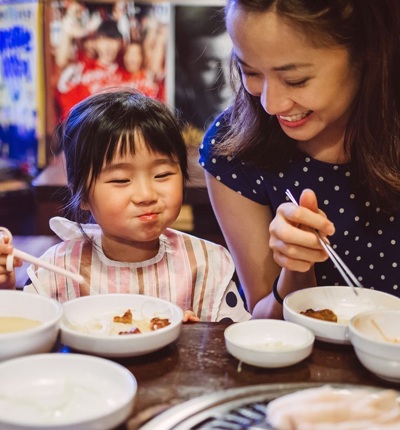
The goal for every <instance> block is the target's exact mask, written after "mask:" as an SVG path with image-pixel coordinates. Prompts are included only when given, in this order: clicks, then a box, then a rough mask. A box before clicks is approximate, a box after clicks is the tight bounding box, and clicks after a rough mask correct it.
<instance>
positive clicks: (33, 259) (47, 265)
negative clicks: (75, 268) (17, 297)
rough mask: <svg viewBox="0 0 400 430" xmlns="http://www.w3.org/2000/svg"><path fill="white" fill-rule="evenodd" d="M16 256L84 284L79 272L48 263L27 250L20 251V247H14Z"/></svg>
mask: <svg viewBox="0 0 400 430" xmlns="http://www.w3.org/2000/svg"><path fill="white" fill-rule="evenodd" d="M13 255H14V257H18V258H20V259H21V260H24V261H27V262H28V263H32V264H36V265H37V266H40V267H43V268H44V269H47V270H50V271H52V272H55V273H58V274H59V275H63V276H65V277H66V278H70V279H72V280H73V281H76V282H79V283H80V284H83V282H84V278H83V276H82V275H80V274H79V273H73V272H69V271H68V270H65V269H63V268H61V267H58V266H55V265H54V264H50V263H47V262H46V261H42V260H40V259H39V258H36V257H34V256H33V255H31V254H28V253H27V252H24V251H20V250H19V249H16V248H14V250H13Z"/></svg>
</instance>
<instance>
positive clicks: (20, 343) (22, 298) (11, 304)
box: [0, 290, 63, 361]
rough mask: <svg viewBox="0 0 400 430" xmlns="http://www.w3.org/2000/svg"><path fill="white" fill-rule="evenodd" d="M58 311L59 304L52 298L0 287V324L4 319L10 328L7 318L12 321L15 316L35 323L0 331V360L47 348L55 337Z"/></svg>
mask: <svg viewBox="0 0 400 430" xmlns="http://www.w3.org/2000/svg"><path fill="white" fill-rule="evenodd" d="M62 313H63V309H62V306H61V304H60V303H58V302H57V301H56V300H53V299H50V298H48V297H43V296H39V295H38V294H29V293H24V292H22V291H16V290H1V291H0V318H1V319H2V324H1V326H2V327H3V323H4V321H5V320H6V321H7V326H9V327H10V328H12V326H13V323H10V321H14V324H16V323H17V320H16V319H18V320H20V322H21V319H22V320H23V321H25V322H29V320H31V321H32V322H35V321H36V322H38V323H39V324H38V325H37V326H35V327H31V328H26V329H23V330H20V331H13V332H4V333H0V361H2V360H7V359H11V358H16V357H20V356H23V355H27V354H37V353H44V352H49V351H51V349H52V348H53V346H54V344H55V342H56V340H57V336H58V333H59V328H60V319H61V316H62ZM27 320H28V321H27ZM4 324H5V323H4ZM4 330H5V329H4Z"/></svg>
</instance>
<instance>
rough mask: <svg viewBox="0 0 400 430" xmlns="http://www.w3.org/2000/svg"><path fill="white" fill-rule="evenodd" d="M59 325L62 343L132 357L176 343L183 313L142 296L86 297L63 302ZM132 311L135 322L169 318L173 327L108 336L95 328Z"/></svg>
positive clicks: (163, 303) (168, 304)
mask: <svg viewBox="0 0 400 430" xmlns="http://www.w3.org/2000/svg"><path fill="white" fill-rule="evenodd" d="M63 308H64V315H63V318H62V320H61V323H60V329H61V343H62V344H64V345H68V346H69V347H71V348H73V349H75V350H77V351H83V352H87V353H90V354H95V355H100V356H104V357H130V356H137V355H143V354H147V353H150V352H153V351H156V350H158V349H160V348H163V347H164V346H166V345H168V344H170V343H171V342H174V341H175V340H176V339H177V338H178V337H179V335H180V331H181V328H182V318H183V312H182V310H181V309H180V308H179V307H178V306H176V305H175V304H173V303H170V302H168V301H166V300H162V299H159V298H156V297H149V296H144V295H140V294H100V295H94V296H85V297H80V298H78V299H73V300H70V301H68V302H65V303H63ZM128 309H130V310H131V312H132V315H133V317H134V318H135V319H139V318H144V319H147V320H149V319H151V318H153V317H160V318H167V319H168V320H169V322H170V324H169V325H168V326H166V327H163V328H160V329H158V330H155V331H151V332H146V333H140V334H124V335H118V334H114V335H111V334H107V333H106V332H105V331H104V330H97V329H96V330H90V332H86V333H85V332H83V331H82V330H83V329H84V328H85V327H89V328H90V327H91V328H93V327H94V328H96V327H97V324H95V322H96V321H98V322H100V323H101V324H104V327H107V325H108V324H109V323H111V322H112V320H113V317H114V316H121V315H123V314H124V313H125V312H126V311H127V310H128Z"/></svg>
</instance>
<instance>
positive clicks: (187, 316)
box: [182, 310, 200, 323]
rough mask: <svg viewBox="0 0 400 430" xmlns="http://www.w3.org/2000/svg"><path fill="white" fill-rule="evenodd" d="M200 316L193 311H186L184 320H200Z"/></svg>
mask: <svg viewBox="0 0 400 430" xmlns="http://www.w3.org/2000/svg"><path fill="white" fill-rule="evenodd" d="M199 321H200V318H199V317H198V316H196V315H195V313H194V312H193V311H188V310H186V311H184V312H183V319H182V322H184V323H185V322H199Z"/></svg>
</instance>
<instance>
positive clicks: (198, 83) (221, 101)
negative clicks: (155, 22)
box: [174, 1, 233, 144]
mask: <svg viewBox="0 0 400 430" xmlns="http://www.w3.org/2000/svg"><path fill="white" fill-rule="evenodd" d="M182 3H184V2H182ZM200 4H201V2H199V1H197V2H192V3H191V4H187V5H183V4H177V5H176V6H175V8H174V30H175V31H174V33H175V103H174V104H175V107H176V108H177V109H179V110H180V111H181V114H182V117H183V118H184V119H185V120H186V121H187V122H188V123H189V129H188V130H187V133H186V139H187V140H188V141H193V142H192V143H194V144H196V143H199V140H201V137H202V135H203V134H204V131H205V129H206V128H207V127H208V126H209V125H210V124H211V122H212V121H213V119H214V118H215V117H216V115H217V114H218V113H220V112H222V111H223V110H224V109H226V108H227V107H228V106H229V104H230V102H231V100H232V97H233V93H232V90H231V87H230V78H229V63H230V54H231V50H232V43H231V41H230V38H229V36H228V33H227V31H226V27H225V24H224V8H223V6H221V2H215V4H214V5H210V3H208V5H206V6H202V5H200Z"/></svg>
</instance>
